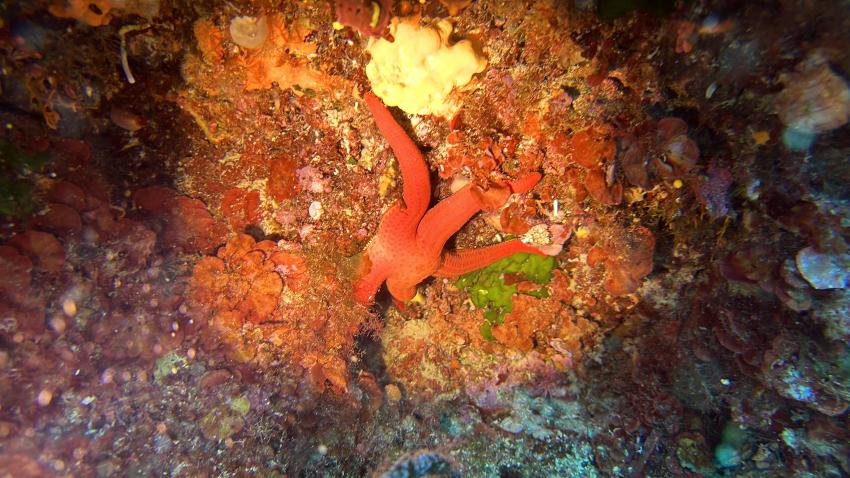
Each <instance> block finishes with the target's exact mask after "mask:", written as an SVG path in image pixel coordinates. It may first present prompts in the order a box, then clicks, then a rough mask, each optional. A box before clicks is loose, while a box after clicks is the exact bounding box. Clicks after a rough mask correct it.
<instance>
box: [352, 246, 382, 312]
mask: <svg viewBox="0 0 850 478" xmlns="http://www.w3.org/2000/svg"><path fill="white" fill-rule="evenodd" d="M361 260H362V261H364V262H365V263H364V264H361V268H363V269H366V271H365V273H364V274H362V275H361V276H360V277H359V278H358V279H357V281H356V282H355V283H354V300H355V301H357V302H358V303H360V304H363V305H369V304H371V303H372V302H374V300H375V294H377V293H378V289H379V288H380V287H381V284H383V283H384V281H385V280H386V279H387V275H388V271H387V270H386V268H383V267H376V265H375V264H373V263H372V262H371V261H370V260H369V257H368V255H365V256H364V257H362V258H361Z"/></svg>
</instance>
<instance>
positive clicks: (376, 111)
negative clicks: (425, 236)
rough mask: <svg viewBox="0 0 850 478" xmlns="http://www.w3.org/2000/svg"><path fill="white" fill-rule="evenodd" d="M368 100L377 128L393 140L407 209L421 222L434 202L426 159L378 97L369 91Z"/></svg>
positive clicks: (392, 145) (367, 103) (390, 141)
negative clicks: (432, 200) (429, 205)
mask: <svg viewBox="0 0 850 478" xmlns="http://www.w3.org/2000/svg"><path fill="white" fill-rule="evenodd" d="M365 99H366V105H367V106H368V107H369V110H370V111H371V112H372V116H373V117H374V118H375V123H377V125H378V129H379V130H380V131H381V134H383V135H384V138H386V139H387V142H389V143H390V147H391V148H392V150H393V153H395V157H396V160H397V161H398V164H399V167H400V169H401V179H402V181H404V185H403V186H402V197H403V198H404V205H405V207H406V208H407V209H406V210H407V212H408V214H410V216H411V217H412V218H414V219H415V220H417V221H418V220H419V219H420V218H421V217H422V215H423V214H425V211H426V210H427V209H428V204H429V203H430V202H431V179H430V177H429V172H428V165H427V164H426V163H425V158H424V157H423V156H422V153H421V152H420V151H419V148H418V147H416V144H415V143H414V142H413V141H412V140H411V139H410V137H408V136H407V133H405V132H404V129H402V127H401V126H399V124H398V123H397V122H396V120H395V118H393V115H392V113H390V110H389V109H387V107H386V106H385V105H384V103H383V102H381V100H380V99H379V98H378V97H377V96H375V95H374V94H372V93H371V92H369V93H366V95H365Z"/></svg>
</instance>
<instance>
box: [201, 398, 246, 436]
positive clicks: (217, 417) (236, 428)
mask: <svg viewBox="0 0 850 478" xmlns="http://www.w3.org/2000/svg"><path fill="white" fill-rule="evenodd" d="M199 426H200V429H201V434H203V435H204V438H206V439H207V440H212V441H222V440H226V439H228V438H230V437H232V436H233V435H235V434H237V433H239V432H240V431H242V428H244V427H245V422H244V421H243V420H242V417H241V416H239V414H238V412H236V411H234V410H233V409H231V408H230V407H227V406H224V405H219V406H217V407H215V408H213V409H212V410H210V412H209V413H207V414H206V415H204V417H203V418H201V421H200V424H199Z"/></svg>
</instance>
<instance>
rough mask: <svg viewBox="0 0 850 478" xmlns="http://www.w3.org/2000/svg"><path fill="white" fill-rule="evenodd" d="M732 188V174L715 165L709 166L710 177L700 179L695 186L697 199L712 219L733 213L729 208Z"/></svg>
mask: <svg viewBox="0 0 850 478" xmlns="http://www.w3.org/2000/svg"><path fill="white" fill-rule="evenodd" d="M730 186H732V172H731V171H729V170H728V169H726V168H720V167H717V166H715V165H711V166H709V168H708V175H706V176H705V177H702V178H700V179H699V180H697V181H696V183H695V184H694V192H695V193H696V197H697V199H698V200H699V202H700V203H701V204H702V205H703V206H705V209H706V211H708V214H709V216H711V217H712V218H714V219H716V218H719V217H725V216H728V215H729V213H730V212H731V208H730V206H729V187H730Z"/></svg>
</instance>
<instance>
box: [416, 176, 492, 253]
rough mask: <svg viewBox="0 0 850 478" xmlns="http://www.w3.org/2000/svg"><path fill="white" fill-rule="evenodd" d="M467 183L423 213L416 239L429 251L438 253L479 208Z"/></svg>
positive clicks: (470, 185) (479, 205) (472, 186)
mask: <svg viewBox="0 0 850 478" xmlns="http://www.w3.org/2000/svg"><path fill="white" fill-rule="evenodd" d="M474 187H475V186H474V185H472V184H467V185H466V186H464V187H463V188H461V189H460V190H458V191H457V192H456V193H454V194H452V195H451V196H449V197H447V198H446V199H443V200H442V201H440V202H439V203H437V205H435V206H434V207H432V208H431V209H429V210H428V212H427V213H425V217H423V218H422V221H421V222H420V223H419V228H418V229H417V230H416V239H417V242H418V243H419V245H420V246H421V247H423V248H424V249H425V250H426V251H428V252H429V253H434V254H439V253H440V252H442V250H443V246H445V245H446V241H448V240H449V238H450V237H452V236H453V235H454V234H455V233H456V232H457V231H458V230H460V228H461V227H463V225H464V224H466V222H467V221H469V219H470V218H472V216H474V215H475V213H477V212H478V211H480V210H481V203H480V202H479V200H478V198H477V197H476V196H475V194H474V193H473V191H472V188H474Z"/></svg>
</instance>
